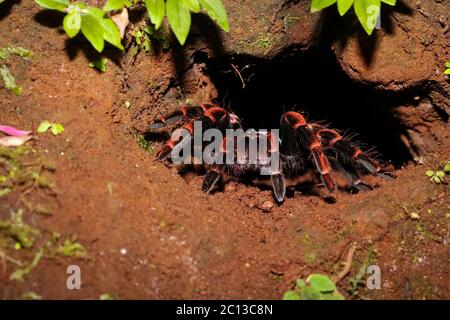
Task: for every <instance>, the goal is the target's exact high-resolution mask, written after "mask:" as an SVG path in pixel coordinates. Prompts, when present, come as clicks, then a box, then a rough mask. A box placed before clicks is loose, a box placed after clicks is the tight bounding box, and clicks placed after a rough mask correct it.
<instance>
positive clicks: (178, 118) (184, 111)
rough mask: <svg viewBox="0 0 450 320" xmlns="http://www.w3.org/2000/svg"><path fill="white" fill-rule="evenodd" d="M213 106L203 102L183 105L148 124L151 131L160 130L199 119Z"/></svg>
mask: <svg viewBox="0 0 450 320" xmlns="http://www.w3.org/2000/svg"><path fill="white" fill-rule="evenodd" d="M212 107H214V106H213V105H210V104H201V105H199V106H188V105H182V106H181V107H180V108H179V109H178V110H175V111H174V112H171V113H169V114H166V115H164V116H162V117H160V118H157V119H155V120H153V121H152V122H150V124H149V125H148V129H149V132H155V131H159V130H161V129H165V128H167V127H171V126H176V125H180V124H181V123H183V122H186V121H192V120H195V119H198V118H200V117H201V116H203V114H204V113H205V112H206V111H207V110H208V109H210V108H212Z"/></svg>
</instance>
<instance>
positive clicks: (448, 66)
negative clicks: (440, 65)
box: [444, 61, 450, 75]
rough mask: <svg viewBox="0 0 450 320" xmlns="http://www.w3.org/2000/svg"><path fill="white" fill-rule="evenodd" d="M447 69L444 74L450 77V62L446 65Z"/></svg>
mask: <svg viewBox="0 0 450 320" xmlns="http://www.w3.org/2000/svg"><path fill="white" fill-rule="evenodd" d="M445 67H446V69H445V71H444V73H445V74H446V75H450V61H447V62H446V63H445Z"/></svg>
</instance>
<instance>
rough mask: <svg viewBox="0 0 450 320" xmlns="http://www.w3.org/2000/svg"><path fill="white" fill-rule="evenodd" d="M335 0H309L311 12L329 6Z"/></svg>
mask: <svg viewBox="0 0 450 320" xmlns="http://www.w3.org/2000/svg"><path fill="white" fill-rule="evenodd" d="M336 1H337V0H312V2H311V12H312V13H314V12H317V11H320V10H322V9H324V8H326V7H329V6H331V5H332V4H334V3H336Z"/></svg>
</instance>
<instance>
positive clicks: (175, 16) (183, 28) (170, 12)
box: [166, 0, 191, 45]
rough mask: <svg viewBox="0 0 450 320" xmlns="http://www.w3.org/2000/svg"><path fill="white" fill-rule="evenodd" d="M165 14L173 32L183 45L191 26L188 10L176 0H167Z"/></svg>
mask: <svg viewBox="0 0 450 320" xmlns="http://www.w3.org/2000/svg"><path fill="white" fill-rule="evenodd" d="M166 14H167V19H168V20H169V23H170V26H171V27H172V30H173V33H175V36H176V37H177V39H178V41H179V42H180V44H181V45H183V44H184V43H185V42H186V38H187V36H188V34H189V29H190V28H191V13H190V11H189V10H188V9H186V8H185V7H183V6H182V5H181V4H180V2H179V1H178V0H167V2H166Z"/></svg>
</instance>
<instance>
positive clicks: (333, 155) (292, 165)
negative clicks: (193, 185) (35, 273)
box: [149, 104, 394, 203]
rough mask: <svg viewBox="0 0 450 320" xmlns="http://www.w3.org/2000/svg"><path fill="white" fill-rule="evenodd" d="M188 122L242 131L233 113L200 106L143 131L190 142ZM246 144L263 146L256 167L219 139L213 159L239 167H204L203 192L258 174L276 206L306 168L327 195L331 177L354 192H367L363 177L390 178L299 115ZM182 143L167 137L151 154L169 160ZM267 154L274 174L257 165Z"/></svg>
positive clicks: (335, 133)
mask: <svg viewBox="0 0 450 320" xmlns="http://www.w3.org/2000/svg"><path fill="white" fill-rule="evenodd" d="M194 121H201V123H202V127H203V129H211V128H215V129H218V130H219V131H220V132H221V133H222V134H225V133H226V131H227V129H235V130H236V129H242V127H241V122H240V119H239V118H238V117H237V116H236V115H235V114H234V113H231V112H228V111H227V110H225V109H224V108H221V107H219V106H216V105H212V104H201V105H200V106H181V107H180V109H179V110H177V111H175V112H173V113H170V114H168V115H165V116H163V117H161V118H158V119H156V120H154V121H152V122H151V123H150V124H149V131H150V132H155V131H159V130H161V129H166V128H168V127H177V128H180V127H181V128H183V129H185V130H186V131H187V132H188V133H189V135H190V136H193V135H194ZM246 138H248V139H249V140H250V141H251V140H258V141H260V142H261V141H263V142H265V143H266V144H267V146H268V148H267V149H266V150H267V151H266V153H265V154H260V153H258V155H257V157H256V161H250V157H251V155H250V151H249V148H248V147H245V148H244V149H238V148H236V144H233V147H232V148H231V149H230V148H227V145H229V144H230V142H234V141H230V138H228V137H225V138H224V139H223V140H222V142H221V147H220V150H219V151H218V152H217V153H218V154H219V155H220V156H229V157H230V158H231V159H232V160H237V159H239V160H240V161H239V162H238V161H231V162H230V163H225V164H220V165H217V164H213V165H210V166H209V170H208V171H207V173H206V175H205V177H204V180H203V184H202V190H203V191H205V192H210V191H211V190H212V189H213V188H214V187H215V186H216V185H218V184H219V183H220V182H221V180H222V178H223V175H224V174H229V175H232V176H235V177H241V176H244V175H249V174H250V175H262V174H263V172H264V175H269V176H270V180H271V184H272V189H273V193H274V197H275V199H276V201H277V202H278V203H281V202H283V201H284V199H285V196H286V181H285V180H286V179H290V178H296V177H298V176H299V175H301V174H303V173H304V172H305V170H306V168H307V167H308V166H312V167H313V168H315V171H316V173H317V174H318V175H319V176H320V179H321V181H322V183H323V185H324V186H325V188H326V190H327V191H328V192H329V194H330V195H332V194H334V193H335V190H336V183H335V180H334V178H333V177H332V172H333V171H337V172H340V173H342V174H343V176H344V177H345V178H346V179H347V181H348V183H349V185H350V188H352V189H356V190H360V191H367V190H371V189H372V187H371V186H370V185H368V184H366V183H364V182H363V181H362V180H361V175H362V174H364V173H370V174H373V175H376V176H378V177H381V178H384V179H388V180H390V179H393V178H394V176H393V175H392V174H391V173H389V172H384V171H383V170H382V167H381V165H380V164H379V163H378V162H377V161H376V160H375V159H373V157H372V154H371V153H370V152H364V151H363V150H361V149H360V148H359V147H357V146H356V145H355V144H354V143H352V142H350V141H349V140H348V139H346V138H344V137H343V136H342V135H341V134H340V133H339V132H338V131H337V130H333V129H329V128H326V127H325V126H322V125H319V124H317V123H309V122H307V121H306V119H305V117H304V116H303V115H302V114H301V113H299V112H295V111H289V112H286V113H284V114H283V115H282V117H281V120H280V136H279V137H276V136H275V135H273V134H272V133H269V132H265V131H262V132H261V131H260V132H256V131H250V133H249V134H247V135H246ZM232 139H234V138H232ZM186 141H187V140H184V139H182V137H181V136H180V135H172V137H171V138H170V139H169V140H167V141H166V143H165V144H164V146H163V147H162V148H161V149H160V150H159V151H158V153H157V154H156V157H157V159H159V160H167V159H169V158H170V157H171V152H172V150H173V149H174V148H175V147H178V146H180V145H182V144H184V143H185V142H186ZM201 148H202V151H204V148H205V146H204V145H202V146H201ZM273 154H277V155H278V156H279V162H278V165H277V166H276V167H275V168H272V167H270V166H269V165H268V164H267V162H265V161H263V160H264V159H267V158H268V157H270V156H271V155H273ZM216 155H217V154H216ZM253 160H255V159H253Z"/></svg>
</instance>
